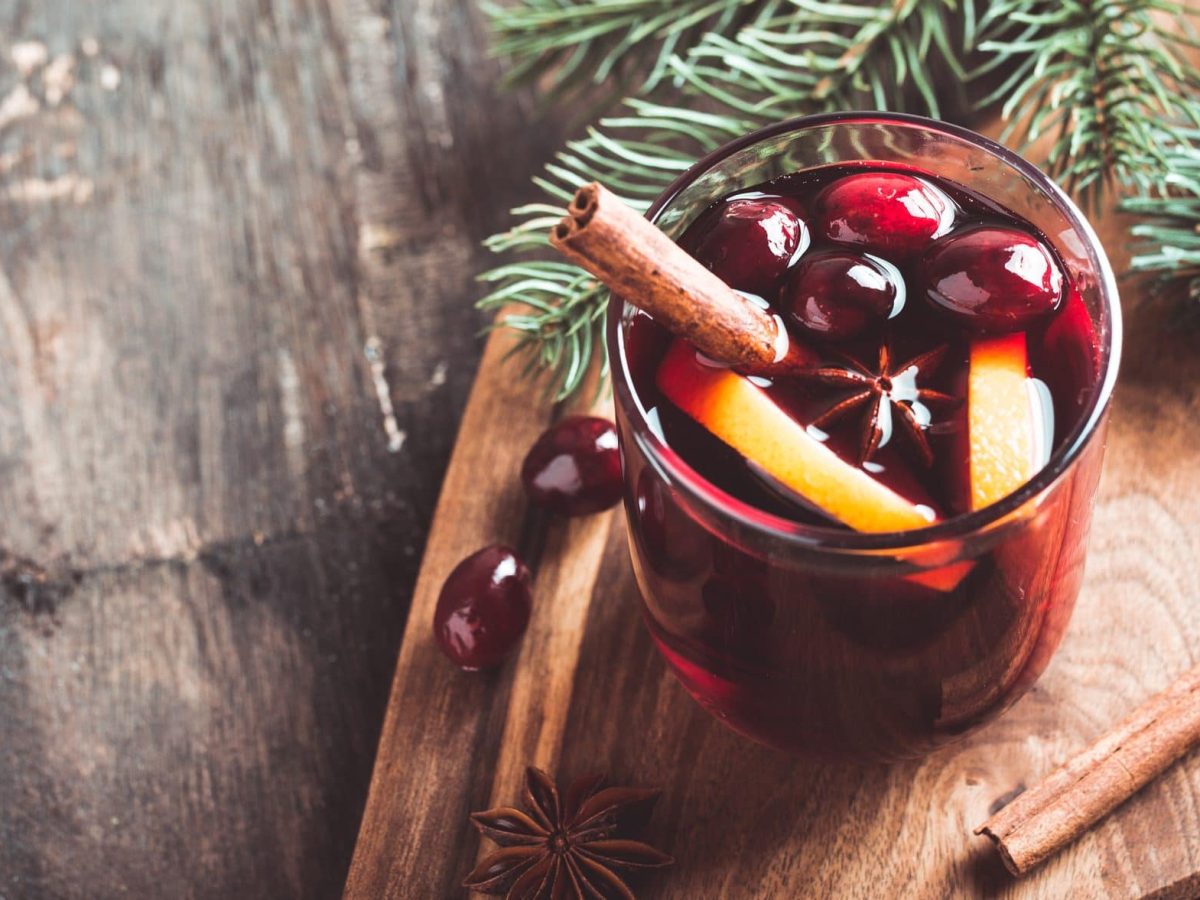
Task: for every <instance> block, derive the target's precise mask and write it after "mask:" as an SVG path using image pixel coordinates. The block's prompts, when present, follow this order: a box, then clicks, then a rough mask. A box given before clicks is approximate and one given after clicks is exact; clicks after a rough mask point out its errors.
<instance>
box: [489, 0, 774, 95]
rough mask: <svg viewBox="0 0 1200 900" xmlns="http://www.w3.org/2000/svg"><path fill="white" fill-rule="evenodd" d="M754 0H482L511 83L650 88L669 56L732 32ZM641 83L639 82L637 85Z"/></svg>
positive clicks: (568, 87)
mask: <svg viewBox="0 0 1200 900" xmlns="http://www.w3.org/2000/svg"><path fill="white" fill-rule="evenodd" d="M754 2H755V0H518V2H517V3H515V4H510V5H506V6H500V5H498V4H495V3H491V2H487V3H484V4H483V6H484V9H485V11H486V12H487V14H488V16H489V18H490V20H491V27H492V31H493V34H494V35H495V40H494V42H493V49H494V51H495V52H496V53H497V54H499V55H501V56H506V57H509V58H510V59H512V60H513V62H514V65H513V67H512V68H511V69H510V70H509V72H508V74H507V76H506V77H507V81H508V82H509V83H518V82H527V81H532V80H536V79H537V78H539V77H541V76H542V75H545V74H546V73H549V72H552V73H553V77H554V83H555V86H554V90H555V91H557V92H560V93H561V92H563V91H569V90H571V89H575V88H578V87H581V86H583V85H585V84H589V83H590V84H593V85H601V84H604V83H605V82H607V81H608V80H609V79H616V80H618V81H628V82H630V85H629V86H630V87H632V88H633V89H634V91H635V92H638V91H649V90H652V89H654V88H655V87H656V86H657V85H658V83H659V81H660V80H661V79H662V77H663V75H664V74H665V73H666V70H667V62H668V60H670V58H671V57H672V55H673V54H675V53H680V52H686V51H687V50H688V49H690V47H691V46H692V45H693V44H694V43H695V42H696V41H698V40H699V39H700V38H701V37H702V36H703V35H705V34H708V33H711V32H718V33H721V32H725V31H732V30H736V28H737V27H738V25H739V24H740V23H741V22H742V21H744V20H745V18H746V10H747V8H748V7H749V6H751V5H753V4H754ZM639 81H640V84H639V83H638V82H639Z"/></svg>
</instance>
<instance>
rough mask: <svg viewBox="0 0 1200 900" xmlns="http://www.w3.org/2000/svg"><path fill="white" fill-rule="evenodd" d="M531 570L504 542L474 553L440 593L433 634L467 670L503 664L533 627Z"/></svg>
mask: <svg viewBox="0 0 1200 900" xmlns="http://www.w3.org/2000/svg"><path fill="white" fill-rule="evenodd" d="M529 607H530V597H529V569H528V568H527V567H526V566H525V564H524V563H523V562H521V560H520V558H519V557H518V556H517V554H516V553H514V552H513V551H512V550H511V549H509V548H508V547H505V546H503V545H502V544H492V545H491V546H489V547H484V548H483V549H482V550H479V551H478V552H476V553H472V554H471V555H470V556H468V557H467V558H466V559H464V560H463V561H462V562H460V563H459V564H458V565H457V566H455V567H454V571H453V572H451V573H450V576H449V577H448V578H447V579H446V583H445V584H443V585H442V592H441V594H439V595H438V602H437V609H435V610H434V613H433V636H434V638H436V639H437V642H438V646H440V647H441V648H442V652H443V653H445V654H446V655H447V656H448V657H450V659H451V660H452V661H453V662H454V663H455V664H456V665H459V666H462V668H464V669H466V670H468V671H475V670H476V669H486V668H489V667H491V666H495V665H497V664H499V662H500V661H501V660H502V659H504V657H505V656H506V655H507V654H508V652H509V651H510V650H511V649H512V648H513V645H515V644H516V643H517V641H518V640H519V639H520V637H521V635H523V634H524V633H525V626H526V625H528V624H529Z"/></svg>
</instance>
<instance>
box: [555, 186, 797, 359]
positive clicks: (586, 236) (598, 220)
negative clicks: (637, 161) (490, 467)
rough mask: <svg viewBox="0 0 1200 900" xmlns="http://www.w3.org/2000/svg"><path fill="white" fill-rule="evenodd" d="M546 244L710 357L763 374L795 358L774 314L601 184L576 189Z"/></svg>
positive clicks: (793, 346) (786, 336) (793, 350)
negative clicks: (729, 282)
mask: <svg viewBox="0 0 1200 900" xmlns="http://www.w3.org/2000/svg"><path fill="white" fill-rule="evenodd" d="M550 243H551V245H552V246H553V247H554V248H555V249H556V250H558V251H559V252H560V253H562V254H563V255H564V256H565V257H566V258H567V259H569V260H570V261H571V262H573V263H575V264H576V265H578V266H580V267H581V268H583V269H586V270H587V271H588V272H590V273H591V274H592V275H595V276H596V277H597V278H598V279H600V281H602V282H604V284H605V285H607V286H608V287H609V289H610V290H612V292H613V293H614V294H616V295H618V296H619V297H621V298H622V299H623V300H627V301H629V302H630V303H632V304H633V305H634V306H637V307H639V308H640V309H643V310H645V311H646V312H648V313H649V314H650V315H651V316H653V317H654V318H655V319H656V320H657V321H658V322H660V323H661V324H662V325H663V326H664V327H666V328H667V329H668V330H669V331H671V332H673V333H674V334H677V335H679V336H680V337H682V338H685V339H686V340H687V341H689V342H690V343H691V344H692V345H693V346H694V347H696V348H697V349H698V350H700V351H701V352H702V353H704V354H705V355H706V356H709V357H711V358H713V359H714V360H717V361H719V362H723V363H727V364H729V365H731V366H737V367H738V368H740V369H742V370H743V371H746V372H749V373H762V374H768V373H774V372H779V371H784V370H786V369H788V368H791V367H792V366H793V365H799V363H800V360H798V359H796V356H797V354H798V353H799V349H798V348H796V347H795V345H791V346H789V341H788V335H787V329H786V328H785V327H784V324H783V322H782V320H781V319H780V318H779V317H778V316H775V315H772V314H771V313H770V312H768V311H767V310H766V309H764V308H763V307H761V306H759V305H758V304H756V303H754V302H753V301H752V300H749V299H747V298H746V297H745V296H743V295H742V294H739V293H738V292H737V291H735V290H733V289H732V288H731V287H729V286H728V285H726V284H725V282H723V281H722V280H721V279H720V278H718V277H717V276H716V275H714V274H713V273H712V272H710V271H709V270H708V269H706V268H704V266H702V265H701V264H700V263H698V262H697V261H696V260H695V259H693V258H692V257H691V256H689V255H688V253H687V251H685V250H684V249H683V248H681V247H680V246H679V245H678V244H676V243H675V242H674V241H672V240H671V239H670V238H669V237H667V236H666V235H665V234H663V233H662V232H661V231H660V230H659V229H658V228H656V227H655V226H654V225H651V224H650V222H648V221H647V220H646V219H644V218H643V217H642V216H641V215H639V214H638V213H637V212H636V211H635V210H633V209H632V208H631V207H629V206H628V205H627V204H626V203H625V202H624V201H622V200H621V198H620V197H618V196H616V195H615V194H613V193H612V192H611V191H609V190H608V189H607V188H605V187H603V186H602V185H599V184H596V183H594V182H593V183H592V184H586V185H584V186H583V187H581V188H579V190H578V191H576V192H575V197H574V199H572V201H571V204H570V205H569V206H568V207H567V215H566V216H565V217H564V218H563V220H562V221H561V222H559V223H558V224H557V225H556V226H554V228H553V230H551V232H550Z"/></svg>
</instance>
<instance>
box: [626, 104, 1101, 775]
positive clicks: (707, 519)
mask: <svg viewBox="0 0 1200 900" xmlns="http://www.w3.org/2000/svg"><path fill="white" fill-rule="evenodd" d="M898 127H899V126H898ZM743 182H744V179H743ZM1047 202H1048V203H1049V204H1051V205H1053V204H1055V203H1059V202H1065V201H1061V200H1060V198H1058V197H1054V196H1051V198H1050V200H1048V201H1047ZM1072 212H1073V211H1072ZM1083 227H1085V228H1086V226H1083ZM1086 236H1090V232H1087V234H1086V235H1085V237H1086ZM1069 237H1071V236H1068V235H1065V234H1064V233H1061V232H1060V233H1057V234H1055V235H1053V236H1051V235H1048V234H1046V233H1044V232H1043V231H1042V229H1041V227H1039V224H1035V222H1033V221H1031V220H1029V219H1027V218H1024V217H1023V216H1021V215H1019V214H1018V213H1017V212H1015V211H1014V210H1012V209H1011V208H1009V207H1007V206H1005V205H1003V204H1002V203H1000V202H999V201H998V200H996V199H993V197H991V196H989V195H987V194H985V193H983V192H981V191H980V190H978V189H976V188H972V187H968V186H967V185H966V184H964V183H961V182H959V181H956V180H952V179H950V178H948V177H945V176H944V175H942V174H941V173H940V171H937V170H934V169H933V168H923V167H918V166H916V165H913V164H912V163H911V162H909V161H905V162H904V163H898V162H894V161H880V160H876V159H868V160H863V161H860V160H847V161H843V162H841V163H836V164H832V165H830V164H825V165H820V166H815V167H812V168H805V169H801V170H799V171H795V172H791V173H785V174H782V175H778V176H776V177H773V178H771V179H770V180H766V181H761V182H759V183H753V182H751V183H748V184H745V186H737V187H736V188H735V189H734V190H732V191H730V192H729V193H727V194H725V195H723V196H720V197H718V198H716V199H715V200H713V201H712V202H711V203H709V205H708V206H707V208H705V209H703V210H702V211H699V212H698V214H695V215H693V216H692V217H691V221H690V222H689V223H688V224H687V226H686V228H685V229H683V230H682V231H681V232H680V233H678V235H677V240H678V243H679V244H680V246H682V247H683V248H684V249H686V250H687V251H688V252H689V253H690V254H691V255H692V256H693V257H694V258H695V259H697V260H699V261H700V262H701V263H702V264H703V265H704V266H706V267H707V268H708V269H710V270H711V271H712V272H713V273H714V274H716V275H718V276H719V277H720V278H721V279H722V280H724V281H725V282H726V284H728V285H729V286H730V287H732V288H734V289H735V290H736V291H738V292H739V293H741V294H743V295H744V296H746V297H750V298H751V299H752V300H753V301H754V302H755V303H756V304H758V305H760V306H762V307H763V308H764V309H766V310H767V311H768V312H769V313H770V314H771V315H773V316H776V317H778V320H779V321H780V322H782V323H784V324H785V325H786V328H787V334H788V338H789V341H790V342H791V344H790V348H789V353H790V355H791V357H790V358H796V357H798V358H800V359H801V360H802V361H803V365H801V366H799V367H795V366H794V367H793V368H791V369H789V370H788V371H787V372H786V373H780V374H772V373H763V372H746V371H739V370H735V369H731V368H729V367H728V366H726V365H722V364H721V363H719V362H716V361H714V360H712V359H709V358H707V357H706V356H705V355H704V354H702V353H700V352H698V351H697V350H696V349H695V348H694V347H693V346H692V345H690V344H689V343H688V342H687V341H685V340H683V339H682V338H680V337H677V336H675V335H673V334H671V333H669V332H668V331H667V330H665V329H664V328H662V327H661V326H660V325H659V324H658V323H656V322H655V321H654V320H653V319H652V318H651V317H649V316H647V315H645V314H644V313H640V312H636V311H634V310H632V309H627V310H625V311H624V312H623V314H622V315H621V319H620V321H619V322H616V320H615V319H614V323H615V324H616V326H617V329H618V330H619V332H620V337H621V340H620V346H619V348H618V352H619V353H621V354H622V361H623V374H624V375H625V378H626V379H627V382H628V384H627V385H621V384H620V379H619V380H618V397H619V398H622V393H623V391H625V390H627V391H628V393H627V394H626V395H625V397H624V398H622V399H624V400H626V401H630V400H632V401H635V402H623V403H621V404H618V412H619V415H618V422H619V425H620V430H621V435H622V450H623V453H624V458H625V484H626V497H625V502H626V509H627V513H628V516H629V520H630V534H631V551H632V556H633V561H634V568H635V571H636V574H637V577H638V582H639V586H640V588H641V593H642V596H643V601H644V612H645V615H646V619H647V622H648V624H649V626H650V629H651V632H652V634H653V636H654V638H655V641H656V642H657V643H658V645H659V647H660V649H661V650H662V652H663V653H664V654H665V656H666V658H667V659H668V661H669V662H670V663H671V665H672V666H673V668H674V669H675V671H676V673H677V674H678V675H679V677H680V678H681V680H682V682H683V684H684V685H685V686H686V687H687V688H688V690H689V691H690V692H691V693H692V694H693V696H695V697H696V699H698V700H699V701H700V702H701V703H702V704H703V705H704V706H705V707H706V708H708V709H709V710H710V711H711V712H713V713H714V714H715V715H716V716H718V717H719V718H720V719H722V720H723V721H725V722H726V723H727V724H729V725H731V726H732V727H734V728H735V729H737V730H740V731H742V732H744V733H746V734H748V735H750V736H752V737H754V738H756V739H758V740H761V741H765V742H767V743H771V744H774V745H776V746H780V747H783V748H786V749H790V750H805V751H812V752H817V753H821V754H826V755H832V756H844V755H853V756H859V757H864V756H865V757H877V758H891V757H897V756H910V755H915V754H919V753H923V752H926V751H928V750H930V749H931V748H933V747H935V746H937V745H939V744H941V743H943V742H945V741H946V740H949V739H951V738H952V737H954V736H956V735H959V734H962V733H964V732H965V731H967V730H968V729H970V728H972V727H973V726H975V725H977V724H979V723H981V722H983V721H985V720H987V719H988V718H990V717H991V716H993V715H995V714H996V713H998V712H999V711H1000V710H1001V709H1003V708H1004V707H1006V706H1007V705H1008V704H1010V703H1011V702H1013V701H1014V700H1015V699H1016V698H1017V697H1019V696H1020V695H1021V694H1022V693H1023V692H1024V690H1025V689H1026V688H1027V687H1028V686H1029V685H1030V684H1031V683H1032V681H1033V680H1034V679H1035V678H1036V677H1037V675H1038V674H1040V672H1041V671H1042V669H1043V668H1044V667H1045V665H1046V664H1047V662H1048V661H1049V658H1050V655H1051V653H1052V652H1053V650H1054V649H1055V648H1056V647H1057V645H1058V643H1059V641H1060V639H1061V637H1062V633H1063V630H1064V629H1065V626H1066V623H1067V620H1068V618H1069V615H1070V611H1071V608H1072V606H1073V604H1074V600H1075V596H1076V594H1077V592H1078V589H1079V585H1080V582H1081V578H1082V572H1083V558H1084V543H1085V538H1086V532H1087V525H1088V521H1089V518H1090V510H1091V503H1092V497H1093V495H1094V489H1095V483H1096V480H1097V477H1098V472H1099V463H1100V458H1101V455H1102V443H1103V442H1102V441H1086V440H1085V441H1081V440H1080V436H1081V434H1083V433H1087V434H1088V436H1090V433H1091V432H1094V431H1095V430H1097V429H1102V418H1103V416H1102V412H1103V406H1102V404H1103V400H1101V399H1100V398H1099V396H1098V395H1099V394H1100V393H1102V390H1101V389H1102V386H1103V385H1104V384H1106V383H1108V381H1110V380H1109V379H1106V366H1108V365H1109V363H1108V354H1109V353H1110V351H1111V349H1112V347H1111V344H1112V340H1111V332H1112V322H1111V321H1107V320H1104V316H1107V315H1109V313H1108V312H1104V313H1102V314H1098V312H1097V303H1096V292H1097V287H1098V285H1099V283H1100V279H1098V278H1097V277H1095V273H1090V272H1089V271H1088V269H1087V266H1086V265H1081V264H1080V263H1079V259H1078V258H1077V257H1076V256H1075V255H1071V256H1070V258H1067V255H1066V254H1074V253H1075V252H1076V251H1077V250H1078V249H1079V248H1078V246H1077V244H1078V242H1076V245H1075V246H1067V245H1064V238H1069ZM1064 246H1066V253H1064ZM1101 259H1102V257H1101ZM1098 267H1099V269H1101V270H1104V264H1103V263H1102V262H1101V263H1099V264H1098ZM631 299H632V298H631ZM1110 299H1111V298H1110ZM1097 404H1101V407H1100V413H1099V414H1097ZM1065 455H1070V456H1071V459H1070V460H1069V462H1070V465H1069V466H1064V462H1063V457H1064V456H1065ZM1051 474H1053V475H1054V477H1053V478H1051V477H1050V476H1051ZM1039 476H1041V479H1040V481H1042V482H1045V484H1044V485H1043V486H1042V490H1040V491H1031V490H1026V488H1027V485H1029V484H1030V482H1031V481H1038V480H1039ZM1022 491H1025V493H1026V494H1028V496H1024V495H1023V494H1022ZM839 535H844V536H843V537H840V536H839Z"/></svg>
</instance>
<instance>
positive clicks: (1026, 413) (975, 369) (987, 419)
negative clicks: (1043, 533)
mask: <svg viewBox="0 0 1200 900" xmlns="http://www.w3.org/2000/svg"><path fill="white" fill-rule="evenodd" d="M1050 409H1051V407H1050V405H1049V404H1048V403H1047V402H1046V400H1045V389H1044V387H1043V386H1041V382H1038V381H1036V380H1035V379H1032V378H1030V377H1029V360H1028V352H1027V348H1026V342H1025V335H1024V333H1020V332H1019V333H1016V334H1006V335H1004V336H1002V337H994V338H982V339H980V340H975V341H972V342H971V349H970V363H969V370H968V375H967V435H968V446H969V449H968V453H969V462H968V466H969V468H970V487H971V492H970V493H971V498H970V499H971V509H973V510H975V509H983V508H984V507H985V506H990V505H991V504H993V503H995V502H996V501H997V500H1000V499H1002V498H1004V497H1007V496H1008V495H1009V494H1011V493H1012V492H1013V491H1015V490H1016V489H1017V488H1019V487H1020V486H1021V485H1023V484H1024V483H1025V482H1027V481H1028V480H1029V479H1030V478H1032V477H1033V476H1034V475H1035V474H1036V473H1037V471H1038V470H1039V469H1040V468H1041V467H1042V466H1043V465H1045V463H1046V457H1047V455H1048V454H1047V450H1048V449H1049V435H1052V434H1053V427H1052V424H1051V425H1048V423H1047V416H1048V414H1049V411H1050Z"/></svg>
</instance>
